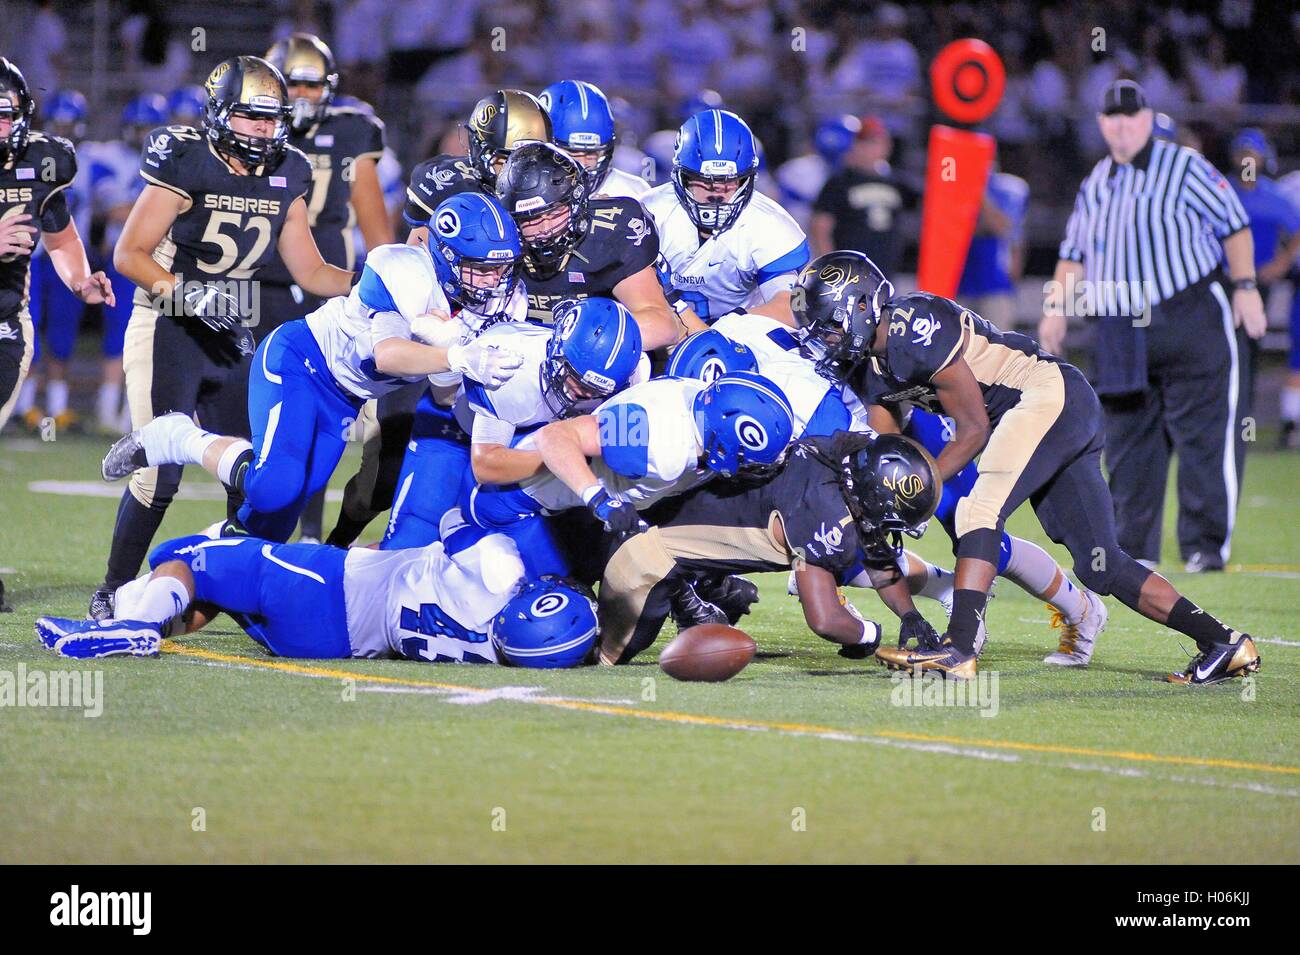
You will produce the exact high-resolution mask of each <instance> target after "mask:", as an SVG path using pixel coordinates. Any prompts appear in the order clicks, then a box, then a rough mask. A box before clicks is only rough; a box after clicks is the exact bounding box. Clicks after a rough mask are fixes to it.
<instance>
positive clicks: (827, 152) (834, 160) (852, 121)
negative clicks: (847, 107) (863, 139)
mask: <svg viewBox="0 0 1300 955" xmlns="http://www.w3.org/2000/svg"><path fill="white" fill-rule="evenodd" d="M860 132H862V120H860V119H858V118H857V117H856V116H854V115H852V114H851V113H845V114H844V115H843V116H831V117H828V118H827V119H824V120H822V121H821V122H820V123H818V124H817V129H816V130H814V131H813V148H814V149H816V150H817V155H819V156H821V157H822V159H824V160H826V162H827V164H828V165H831V166H835V165H838V164H839V161H840V159H841V157H843V155H844V154H845V153H846V152H848V151H849V148H850V147H851V146H852V145H853V141H854V140H855V139H857V138H858V133H860Z"/></svg>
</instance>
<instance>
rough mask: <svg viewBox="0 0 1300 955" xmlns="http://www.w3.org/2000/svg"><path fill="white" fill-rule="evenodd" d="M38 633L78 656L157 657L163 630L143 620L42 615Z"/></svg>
mask: <svg viewBox="0 0 1300 955" xmlns="http://www.w3.org/2000/svg"><path fill="white" fill-rule="evenodd" d="M36 635H37V636H38V637H39V638H40V641H41V643H43V644H45V646H46V648H48V649H50V650H53V651H54V652H55V653H57V654H59V655H60V656H65V657H72V658H75V659H78V660H95V659H100V658H103V657H156V656H157V655H158V649H159V647H161V646H162V631H161V629H160V628H159V626H158V624H156V623H148V622H146V621H143V620H113V619H111V618H110V619H107V620H70V619H68V618H67V617H40V618H39V619H37V621H36Z"/></svg>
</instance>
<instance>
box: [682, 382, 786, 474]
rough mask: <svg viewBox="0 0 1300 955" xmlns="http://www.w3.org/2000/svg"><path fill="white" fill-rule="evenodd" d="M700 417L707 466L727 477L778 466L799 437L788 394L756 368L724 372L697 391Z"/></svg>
mask: <svg viewBox="0 0 1300 955" xmlns="http://www.w3.org/2000/svg"><path fill="white" fill-rule="evenodd" d="M694 416H695V427H696V429H697V430H698V431H699V433H700V440H701V443H702V444H703V448H704V466H705V467H706V468H708V469H709V470H710V471H714V472H716V473H717V474H721V475H722V476H723V477H735V476H736V475H738V474H742V473H743V474H747V475H750V476H758V475H763V474H766V473H769V472H771V471H773V470H775V469H776V468H777V467H778V466H779V465H780V464H781V462H782V461H783V460H784V458H785V451H786V448H787V447H788V446H789V444H790V440H791V439H792V438H793V437H794V414H793V412H791V410H790V402H789V401H788V400H787V399H786V396H785V393H784V392H782V391H781V389H780V387H778V386H777V384H776V383H775V382H773V381H772V380H771V379H768V378H765V377H763V376H762V375H759V374H756V373H754V372H744V371H742V372H730V373H728V374H725V375H722V376H721V377H720V378H718V379H717V380H716V381H714V382H713V383H712V384H711V385H709V386H708V387H707V388H705V389H704V390H703V391H701V392H700V393H699V394H698V395H696V396H695V407H694Z"/></svg>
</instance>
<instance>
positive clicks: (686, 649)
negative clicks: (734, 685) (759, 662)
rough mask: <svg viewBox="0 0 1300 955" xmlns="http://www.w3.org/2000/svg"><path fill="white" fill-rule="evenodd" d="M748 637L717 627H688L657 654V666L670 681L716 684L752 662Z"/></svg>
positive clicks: (752, 657) (751, 644) (726, 627)
mask: <svg viewBox="0 0 1300 955" xmlns="http://www.w3.org/2000/svg"><path fill="white" fill-rule="evenodd" d="M754 650H755V646H754V641H753V640H752V639H751V638H750V636H749V634H747V633H745V631H743V630H737V629H736V628H735V627H728V626H725V625H724V624H720V623H706V624H702V625H700V626H698V627H690V628H689V629H686V630H683V631H682V632H681V633H679V634H677V638H676V639H675V640H673V642H672V643H670V644H668V646H666V647H664V649H663V652H662V653H661V654H659V666H661V667H662V668H663V671H664V672H665V673H667V674H668V675H669V676H670V677H672V678H673V679H674V680H692V681H702V682H707V683H718V682H720V681H722V680H730V679H731V678H732V677H733V676H735V675H736V674H737V673H739V672H740V671H741V670H743V669H745V667H746V666H748V665H749V661H750V660H752V659H754Z"/></svg>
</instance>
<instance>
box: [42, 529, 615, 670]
mask: <svg viewBox="0 0 1300 955" xmlns="http://www.w3.org/2000/svg"><path fill="white" fill-rule="evenodd" d="M453 543H454V539H453ZM149 566H150V568H151V572H150V573H148V574H146V575H145V576H143V577H140V578H138V579H136V580H133V581H130V582H129V583H127V584H124V585H123V586H122V587H119V588H118V590H117V592H116V594H115V595H114V605H115V607H116V608H117V616H116V617H113V618H109V619H104V620H69V619H66V618H61V617H41V618H40V619H39V620H37V621H36V634H37V636H38V637H39V638H40V640H41V642H42V643H44V644H45V646H46V647H48V648H49V649H51V650H53V651H54V652H55V653H58V654H59V655H61V656H65V657H73V658H77V659H98V658H102V657H115V656H135V657H145V656H156V655H157V654H158V652H159V650H160V648H161V645H162V641H163V639H164V638H165V637H169V636H173V635H178V634H181V633H192V632H194V631H196V630H198V629H200V628H202V627H203V626H205V625H206V624H207V623H208V622H209V621H210V620H211V619H212V618H213V617H215V616H216V615H217V614H219V613H222V612H225V613H228V614H229V615H230V616H231V617H232V618H234V620H235V621H236V623H238V624H239V626H240V627H242V628H243V629H244V631H245V632H246V633H247V634H248V635H249V636H250V637H252V638H253V639H254V640H255V641H257V642H258V643H259V644H261V645H262V646H263V647H264V648H265V649H266V650H267V651H268V652H269V653H271V654H272V655H274V656H279V657H290V658H300V659H338V658H348V657H355V658H368V659H405V660H415V661H421V662H428V663H444V662H445V663H489V664H490V663H500V664H503V665H506V666H519V667H533V668H557V667H571V666H578V665H580V664H582V663H584V662H586V661H587V659H588V657H589V655H590V651H591V649H592V646H593V644H594V643H595V641H596V637H597V634H598V632H599V626H598V624H597V621H596V608H595V602H594V601H593V600H592V597H591V595H590V593H589V592H585V591H584V590H583V589H581V588H579V587H576V586H575V585H573V584H571V583H569V582H566V581H561V580H557V579H554V578H547V579H538V580H526V579H525V577H524V568H523V563H522V562H521V561H520V559H519V552H518V551H517V550H516V549H515V546H514V544H513V543H512V542H511V541H510V540H509V539H508V538H505V537H502V536H501V535H495V534H494V535H490V536H488V537H480V538H477V539H474V540H473V541H472V542H470V543H468V544H467V546H465V547H463V548H459V549H449V548H448V547H444V545H443V544H442V543H436V544H431V545H429V546H428V547H424V548H420V549H415V550H404V551H392V552H383V551H376V550H371V549H369V548H353V549H352V550H341V549H339V548H336V547H329V546H327V545H323V544H302V543H298V544H277V543H272V542H270V541H265V540H259V539H257V538H240V539H229V538H226V539H221V540H209V539H208V538H206V537H202V536H191V537H182V538H179V539H176V540H171V541H167V542H166V543H164V544H161V545H160V546H158V547H157V548H155V550H154V551H153V552H152V553H151V554H150V555H149Z"/></svg>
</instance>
